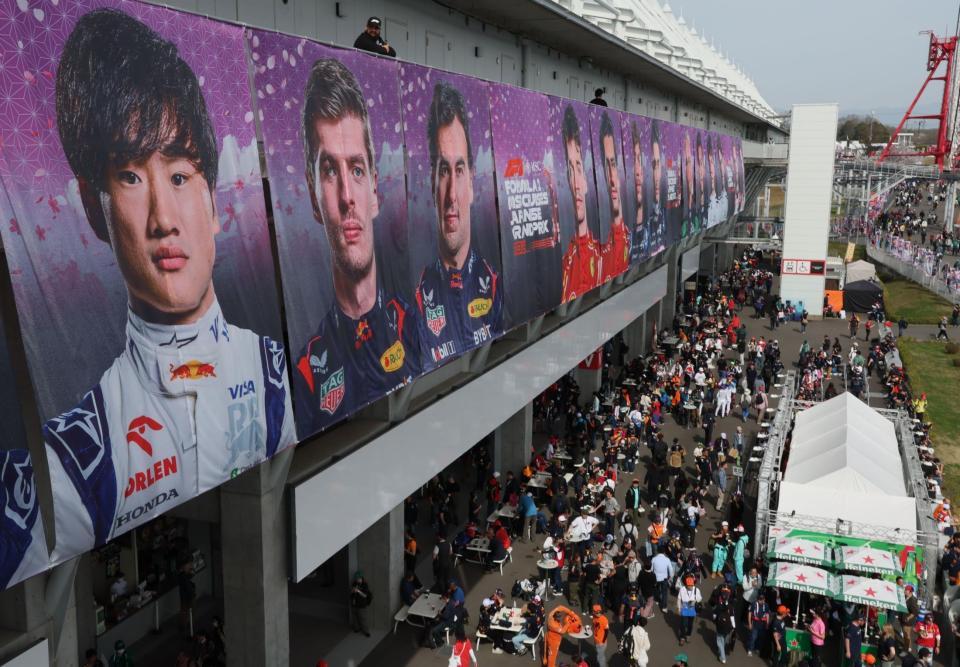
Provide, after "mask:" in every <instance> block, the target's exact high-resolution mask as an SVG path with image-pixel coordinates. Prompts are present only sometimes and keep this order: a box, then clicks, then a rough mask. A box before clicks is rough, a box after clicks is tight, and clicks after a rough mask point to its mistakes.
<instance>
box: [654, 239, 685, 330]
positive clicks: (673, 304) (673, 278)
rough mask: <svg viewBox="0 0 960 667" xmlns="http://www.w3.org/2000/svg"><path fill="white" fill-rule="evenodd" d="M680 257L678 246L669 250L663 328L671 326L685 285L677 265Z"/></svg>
mask: <svg viewBox="0 0 960 667" xmlns="http://www.w3.org/2000/svg"><path fill="white" fill-rule="evenodd" d="M679 258H680V252H679V249H678V248H677V247H676V246H673V247H672V248H669V249H668V250H667V295H666V296H665V297H663V299H661V311H660V324H659V327H660V328H661V329H663V327H668V328H669V327H670V325H671V323H672V322H673V316H674V315H675V314H676V312H677V294H678V292H679V291H680V290H681V289H682V287H683V285H682V284H681V283H680V271H679V270H678V267H677V262H678V260H679Z"/></svg>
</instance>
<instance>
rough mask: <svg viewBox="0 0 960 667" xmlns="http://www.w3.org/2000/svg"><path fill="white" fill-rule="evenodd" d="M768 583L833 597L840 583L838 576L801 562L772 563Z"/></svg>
mask: <svg viewBox="0 0 960 667" xmlns="http://www.w3.org/2000/svg"><path fill="white" fill-rule="evenodd" d="M770 565H771V567H770V576H769V578H768V579H767V585H769V586H775V587H777V588H789V589H791V590H794V591H800V592H802V593H813V594H815V595H825V596H827V597H833V596H834V595H836V592H837V589H838V585H837V581H836V577H835V576H833V575H832V574H830V573H829V572H827V571H826V570H822V569H820V568H819V567H812V566H810V565H802V564H800V563H783V562H778V563H771V564H770Z"/></svg>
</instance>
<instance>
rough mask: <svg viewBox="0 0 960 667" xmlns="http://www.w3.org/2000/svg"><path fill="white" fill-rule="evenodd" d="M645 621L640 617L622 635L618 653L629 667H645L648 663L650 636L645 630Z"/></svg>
mask: <svg viewBox="0 0 960 667" xmlns="http://www.w3.org/2000/svg"><path fill="white" fill-rule="evenodd" d="M646 626H647V619H645V618H643V617H642V616H641V617H640V618H638V619H637V622H636V624H634V625H631V626H630V627H629V628H627V629H626V631H624V633H623V639H622V640H621V641H620V653H621V654H623V656H624V657H625V658H626V659H627V661H628V662H629V663H630V667H647V665H648V663H649V662H650V656H649V654H648V651H649V650H650V648H651V645H650V635H649V634H648V633H647V630H646Z"/></svg>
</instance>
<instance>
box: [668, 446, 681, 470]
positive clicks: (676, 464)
mask: <svg viewBox="0 0 960 667" xmlns="http://www.w3.org/2000/svg"><path fill="white" fill-rule="evenodd" d="M669 463H670V467H671V468H680V467H681V466H683V454H682V453H680V450H679V449H675V450H673V451H671V452H670V460H669Z"/></svg>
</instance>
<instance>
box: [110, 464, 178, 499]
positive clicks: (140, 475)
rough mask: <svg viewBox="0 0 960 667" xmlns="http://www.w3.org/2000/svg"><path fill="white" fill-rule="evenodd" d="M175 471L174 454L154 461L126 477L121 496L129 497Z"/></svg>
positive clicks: (173, 473)
mask: <svg viewBox="0 0 960 667" xmlns="http://www.w3.org/2000/svg"><path fill="white" fill-rule="evenodd" d="M176 473H177V457H176V456H168V457H166V458H165V459H163V460H162V461H154V462H153V465H152V466H150V467H149V468H147V469H146V470H144V471H143V472H136V473H134V474H133V475H131V476H130V478H129V479H127V488H126V489H124V491H123V497H124V498H129V497H130V496H132V495H133V494H134V493H136V492H138V491H144V490H146V489H149V488H150V487H151V486H153V485H154V484H156V483H157V482H159V481H160V480H161V479H163V478H164V477H166V476H167V475H175V474H176Z"/></svg>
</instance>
